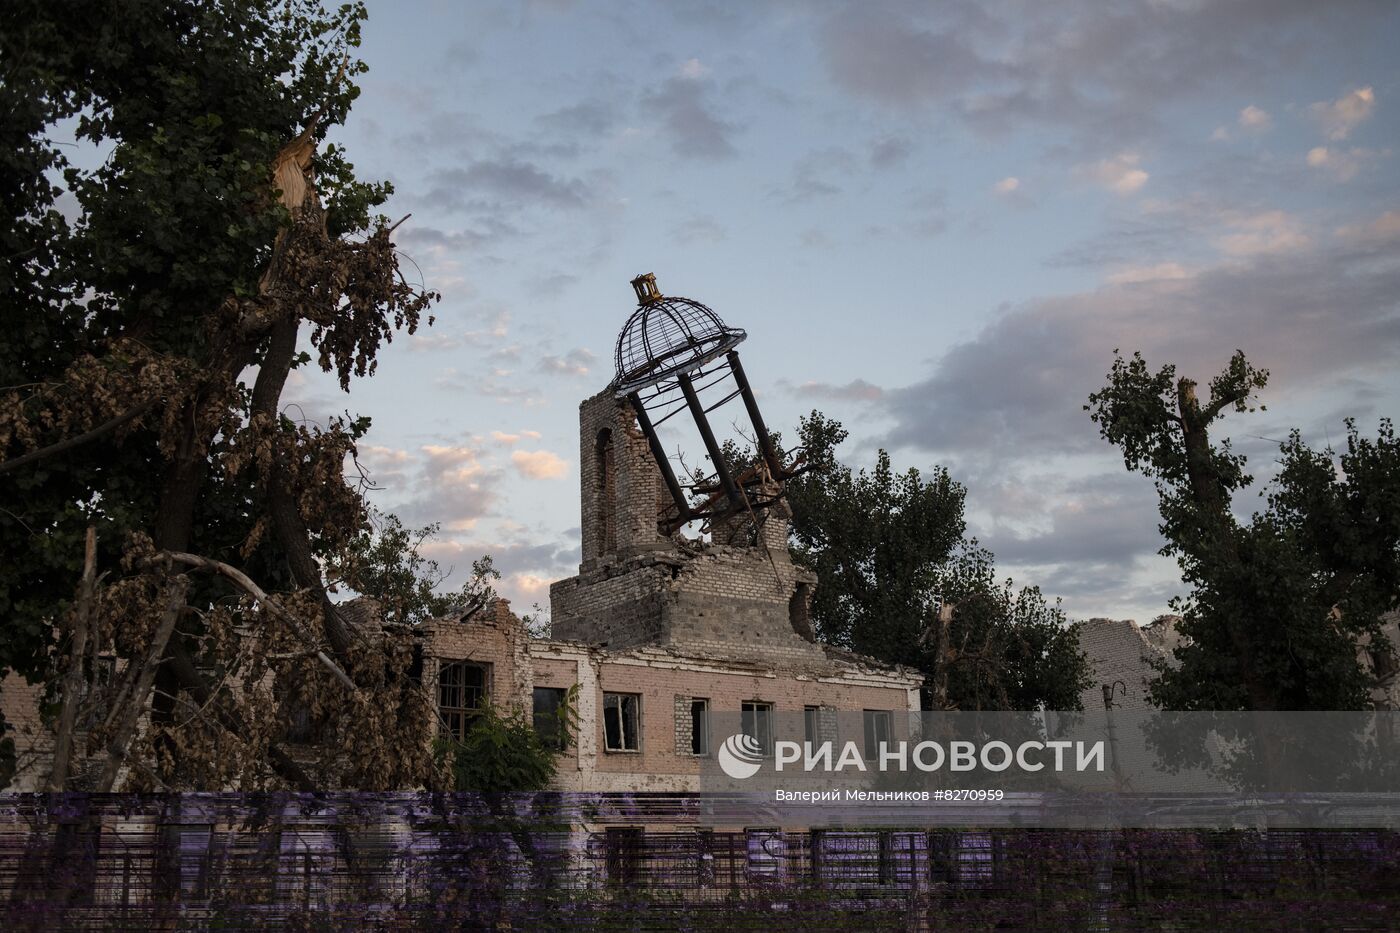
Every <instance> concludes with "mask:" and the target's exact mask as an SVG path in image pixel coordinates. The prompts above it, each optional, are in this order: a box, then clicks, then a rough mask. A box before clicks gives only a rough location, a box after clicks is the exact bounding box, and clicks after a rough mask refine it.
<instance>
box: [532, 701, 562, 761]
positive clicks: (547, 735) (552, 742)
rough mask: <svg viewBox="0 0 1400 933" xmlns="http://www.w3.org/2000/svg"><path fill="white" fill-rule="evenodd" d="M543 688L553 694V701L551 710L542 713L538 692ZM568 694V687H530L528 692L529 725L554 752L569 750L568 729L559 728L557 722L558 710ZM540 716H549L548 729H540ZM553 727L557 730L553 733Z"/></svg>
mask: <svg viewBox="0 0 1400 933" xmlns="http://www.w3.org/2000/svg"><path fill="white" fill-rule="evenodd" d="M545 690H548V691H549V692H550V693H552V694H554V696H555V703H554V707H553V708H552V709H551V710H549V711H547V712H543V713H542V712H541V711H540V708H539V694H540V693H541V691H545ZM568 696H569V688H568V687H548V686H544V687H533V688H531V692H530V714H531V715H530V725H531V726H532V727H533V728H534V730H535V732H536V733H537V734H538V735H539V737H540V740H541V741H542V742H544V744H545V746H546V747H547V748H550V749H553V750H554V751H556V752H564V751H568V750H569V731H568V730H567V729H563V728H560V723H559V710H560V709H561V708H562V707H563V706H564V703H565V701H566V700H567V699H568ZM541 716H549V717H550V718H551V720H552V727H551V728H550V729H549V730H542V729H541V728H540V717H541ZM555 729H557V730H558V732H557V733H555V731H554V730H555Z"/></svg>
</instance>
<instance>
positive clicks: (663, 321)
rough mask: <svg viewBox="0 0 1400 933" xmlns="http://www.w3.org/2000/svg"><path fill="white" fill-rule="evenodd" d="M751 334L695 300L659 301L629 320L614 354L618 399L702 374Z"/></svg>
mask: <svg viewBox="0 0 1400 933" xmlns="http://www.w3.org/2000/svg"><path fill="white" fill-rule="evenodd" d="M747 337H748V334H747V333H745V332H744V331H743V330H740V329H739V328H736V327H727V326H725V323H724V321H722V320H720V317H719V315H718V314H716V313H715V312H714V311H712V310H711V309H710V308H708V307H706V306H705V305H702V304H701V303H700V302H698V301H692V300H690V299H689V298H678V297H670V296H659V297H656V298H653V299H651V300H649V301H647V302H646V303H645V304H643V305H641V307H639V308H637V310H636V311H634V312H632V316H631V317H630V318H628V319H627V323H626V324H625V325H623V328H622V330H621V332H619V333H618V335H617V344H616V346H615V348H614V350H613V363H614V366H615V369H616V375H615V377H614V379H613V385H614V387H615V391H616V393H617V396H618V398H625V397H627V396H628V395H630V394H632V393H633V392H636V391H639V390H641V389H645V388H647V387H648V386H653V385H656V384H657V383H659V382H662V381H664V380H666V379H668V378H671V377H674V376H676V375H678V374H679V373H682V372H687V371H690V370H694V369H698V368H700V367H703V366H704V365H705V364H706V363H708V362H710V361H711V360H713V359H715V358H716V357H718V356H720V355H721V354H724V353H728V352H729V351H730V350H733V349H734V348H735V347H737V346H738V345H739V344H741V343H743V342H744V340H745V339H746V338H747Z"/></svg>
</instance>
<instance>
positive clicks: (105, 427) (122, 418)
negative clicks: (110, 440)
mask: <svg viewBox="0 0 1400 933" xmlns="http://www.w3.org/2000/svg"><path fill="white" fill-rule="evenodd" d="M154 404H155V401H154V400H147V401H144V402H142V403H141V404H139V405H137V406H136V407H134V408H129V409H127V410H126V411H125V412H123V413H122V414H120V415H117V416H116V417H115V418H112V419H111V420H109V421H104V422H103V423H102V424H99V425H98V426H97V427H95V428H93V429H92V430H91V431H84V432H83V433H82V434H78V435H76V436H74V437H70V438H67V439H66V440H61V441H59V442H57V443H55V444H50V445H49V446H47V447H40V448H39V449H38V450H33V451H30V452H29V453H27V454H24V455H23V456H20V457H14V458H12V459H10V460H6V461H4V462H0V475H2V474H5V473H9V472H10V471H11V470H18V469H19V468H20V467H23V466H28V465H29V464H31V463H36V462H38V461H40V460H45V459H47V458H49V457H52V456H53V455H55V454H61V453H63V452H64V451H65V450H72V449H73V448H74V447H81V446H82V445H83V444H87V443H91V442H92V441H95V440H98V439H99V438H103V437H106V436H107V435H108V434H111V433H112V432H113V431H115V430H116V429H117V428H119V427H121V426H122V425H124V424H126V423H127V422H129V421H132V420H133V419H135V418H139V417H141V416H142V415H144V414H145V413H146V412H147V411H149V410H150V408H151V406H152V405H154Z"/></svg>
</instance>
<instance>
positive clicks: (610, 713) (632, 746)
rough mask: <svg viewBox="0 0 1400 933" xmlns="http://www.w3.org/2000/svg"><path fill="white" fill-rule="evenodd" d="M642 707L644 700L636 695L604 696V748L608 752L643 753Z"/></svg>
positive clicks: (610, 694)
mask: <svg viewBox="0 0 1400 933" xmlns="http://www.w3.org/2000/svg"><path fill="white" fill-rule="evenodd" d="M641 705H642V698H641V696H639V695H638V694H635V693H605V694H603V747H604V748H605V749H606V750H607V751H610V752H637V751H641V749H642V741H641V722H642V717H641Z"/></svg>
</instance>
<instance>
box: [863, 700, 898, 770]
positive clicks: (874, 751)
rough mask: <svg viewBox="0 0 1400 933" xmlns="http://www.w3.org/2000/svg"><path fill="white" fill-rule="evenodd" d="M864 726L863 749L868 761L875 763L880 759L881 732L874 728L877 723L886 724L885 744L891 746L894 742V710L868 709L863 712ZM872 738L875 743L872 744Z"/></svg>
mask: <svg viewBox="0 0 1400 933" xmlns="http://www.w3.org/2000/svg"><path fill="white" fill-rule="evenodd" d="M861 713H862V717H861V718H862V719H863V720H864V721H863V722H862V725H863V726H864V729H863V732H864V735H863V736H862V738H863V739H864V744H865V747H864V748H863V749H862V751H863V752H864V757H865V760H866V761H875V760H877V759H878V758H879V757H880V734H879V733H880V730H879V728H878V727H877V728H872V727H873V726H875V724H876V723H881V722H883V723H884V724H885V735H884V739H885V744H886V745H889V744H891V743H892V742H893V741H894V710H888V709H867V710H862V711H861ZM872 738H873V739H874V741H873V742H872V741H871V740H872Z"/></svg>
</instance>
